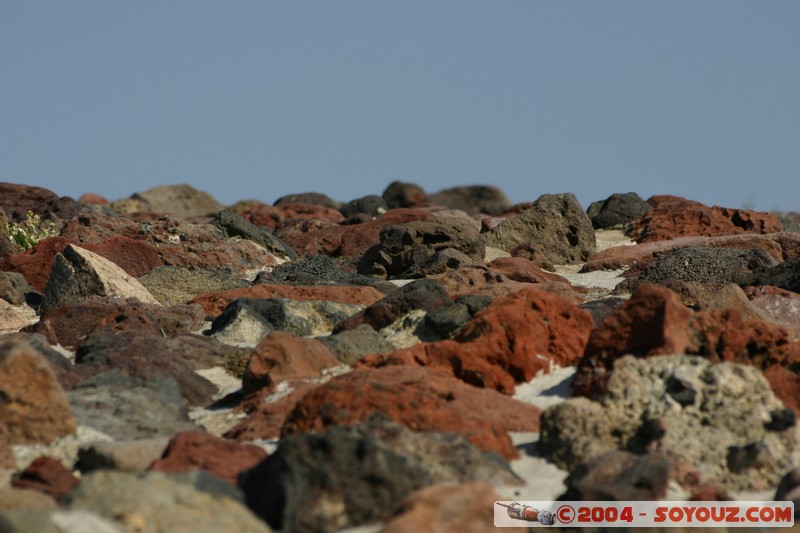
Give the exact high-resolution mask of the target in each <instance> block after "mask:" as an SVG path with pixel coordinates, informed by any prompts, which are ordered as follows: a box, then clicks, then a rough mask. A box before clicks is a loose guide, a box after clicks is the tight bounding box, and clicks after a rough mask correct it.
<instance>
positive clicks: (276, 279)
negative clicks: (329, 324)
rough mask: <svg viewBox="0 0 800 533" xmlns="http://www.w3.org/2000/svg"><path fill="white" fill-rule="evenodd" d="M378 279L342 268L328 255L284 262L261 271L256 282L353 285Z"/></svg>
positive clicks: (368, 283) (366, 283) (364, 283)
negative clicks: (266, 270)
mask: <svg viewBox="0 0 800 533" xmlns="http://www.w3.org/2000/svg"><path fill="white" fill-rule="evenodd" d="M375 282H376V280H375V279H373V278H370V277H368V276H361V275H359V274H353V273H351V272H345V271H344V270H342V269H340V268H339V267H338V266H337V265H336V262H334V260H333V259H331V258H330V257H328V256H326V255H312V256H311V257H308V258H305V259H301V260H297V261H291V262H288V263H283V264H282V265H278V266H276V267H275V268H273V269H272V270H271V271H270V272H261V273H260V274H259V275H258V277H256V280H255V282H254V283H302V284H316V283H347V284H352V285H373V284H375Z"/></svg>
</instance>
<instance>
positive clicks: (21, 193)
mask: <svg viewBox="0 0 800 533" xmlns="http://www.w3.org/2000/svg"><path fill="white" fill-rule="evenodd" d="M80 208H81V207H80V204H78V202H76V201H75V200H73V199H72V198H70V197H68V196H61V197H59V196H58V195H56V193H54V192H53V191H51V190H49V189H45V188H44V187H30V186H28V185H19V184H16V183H0V209H2V210H3V211H5V214H6V216H7V217H8V219H9V220H10V221H12V222H19V221H21V220H25V215H26V213H27V212H28V211H31V212H32V213H33V214H36V215H40V216H42V217H43V218H45V219H52V218H60V219H69V218H72V217H73V216H75V214H77V213H78V211H80Z"/></svg>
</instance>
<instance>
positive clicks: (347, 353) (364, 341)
mask: <svg viewBox="0 0 800 533" xmlns="http://www.w3.org/2000/svg"><path fill="white" fill-rule="evenodd" d="M318 340H319V341H320V342H322V344H324V345H325V346H327V347H328V349H329V350H330V351H331V353H333V355H334V356H335V357H336V359H338V360H339V361H341V362H342V363H345V364H348V365H352V364H353V363H355V362H356V361H357V360H359V359H361V357H363V356H365V355H367V354H371V353H391V352H393V351H394V347H393V346H392V345H391V344H390V343H389V342H388V341H387V340H386V339H384V338H383V336H382V335H381V334H380V333H378V332H377V331H375V330H374V329H372V328H371V327H370V326H368V325H367V324H362V325H360V326H358V327H357V328H355V329H351V330H349V331H342V332H340V333H337V334H335V335H330V336H327V337H319V339H318Z"/></svg>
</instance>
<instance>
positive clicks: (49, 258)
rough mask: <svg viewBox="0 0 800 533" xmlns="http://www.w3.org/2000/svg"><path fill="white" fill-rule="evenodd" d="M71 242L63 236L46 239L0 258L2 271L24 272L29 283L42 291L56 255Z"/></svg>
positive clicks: (23, 274)
mask: <svg viewBox="0 0 800 533" xmlns="http://www.w3.org/2000/svg"><path fill="white" fill-rule="evenodd" d="M71 243H72V241H69V240H67V239H64V238H62V237H51V238H49V239H44V240H42V241H40V242H39V244H37V245H36V246H35V247H34V248H31V249H30V250H27V251H25V252H20V253H16V254H14V255H11V256H9V257H6V258H3V259H0V271H3V272H16V273H18V274H22V276H23V277H24V278H25V280H26V281H27V282H28V285H30V286H31V287H33V288H34V289H35V290H37V291H39V292H42V291H44V286H45V285H46V284H47V279H48V278H49V277H50V271H51V270H52V269H53V261H54V260H55V258H56V255H58V254H60V253H61V252H63V251H64V249H65V248H66V247H67V245H69V244H71Z"/></svg>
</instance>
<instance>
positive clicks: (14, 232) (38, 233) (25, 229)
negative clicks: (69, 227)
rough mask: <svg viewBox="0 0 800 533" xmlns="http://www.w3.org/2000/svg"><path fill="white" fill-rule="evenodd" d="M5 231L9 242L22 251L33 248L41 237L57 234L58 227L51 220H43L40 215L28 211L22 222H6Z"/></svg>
mask: <svg viewBox="0 0 800 533" xmlns="http://www.w3.org/2000/svg"><path fill="white" fill-rule="evenodd" d="M6 232H7V233H8V238H9V239H10V240H11V242H13V243H14V244H16V245H17V246H18V247H19V248H20V249H22V250H23V251H24V250H29V249H31V248H33V247H34V246H36V245H37V244H39V242H40V241H41V240H43V239H46V238H48V237H55V236H56V235H58V228H57V226H56V223H55V222H53V221H52V220H49V221H44V222H43V221H42V217H41V216H40V215H36V214H34V213H33V212H31V211H28V212H27V213H26V214H25V220H24V221H23V222H20V223H19V224H6Z"/></svg>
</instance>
